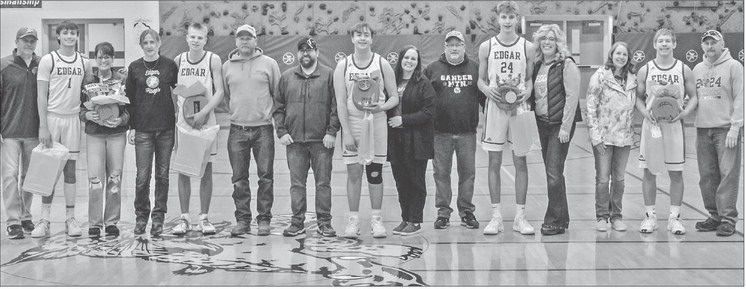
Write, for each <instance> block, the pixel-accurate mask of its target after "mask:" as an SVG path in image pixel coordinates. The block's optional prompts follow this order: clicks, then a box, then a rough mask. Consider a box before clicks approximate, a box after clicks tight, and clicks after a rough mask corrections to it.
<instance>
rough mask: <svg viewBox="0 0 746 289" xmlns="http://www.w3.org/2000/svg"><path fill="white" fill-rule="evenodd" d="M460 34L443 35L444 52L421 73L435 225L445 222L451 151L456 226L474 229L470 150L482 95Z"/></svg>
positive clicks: (472, 151)
mask: <svg viewBox="0 0 746 289" xmlns="http://www.w3.org/2000/svg"><path fill="white" fill-rule="evenodd" d="M465 51H466V49H465V48H464V36H463V34H461V32H458V31H455V30H454V31H451V32H449V33H448V34H447V35H446V39H445V52H444V53H443V54H442V55H441V56H440V59H439V60H438V61H435V62H433V63H431V64H430V65H428V66H427V68H425V76H427V78H428V79H430V82H431V84H432V85H433V88H435V107H436V109H435V111H436V113H435V143H434V148H435V158H434V159H433V170H434V172H433V178H434V179H435V191H436V193H435V206H436V207H437V208H438V218H437V219H436V221H435V229H445V228H447V227H448V226H449V224H450V223H449V218H450V217H451V212H453V209H452V208H451V207H450V204H451V195H452V192H451V167H452V160H453V152H454V151H455V152H456V162H457V164H456V166H457V168H458V178H459V180H458V201H457V202H456V206H457V207H458V211H459V215H460V216H461V225H463V226H466V227H467V228H470V229H476V228H479V222H477V219H476V218H475V217H474V204H473V203H472V196H473V194H474V171H475V165H474V154H475V153H476V149H477V137H476V134H477V124H478V123H479V105H480V104H481V105H482V106H484V102H485V96H484V94H482V92H481V91H480V90H479V88H478V87H477V79H478V77H479V64H478V63H476V62H473V61H470V60H469V58H467V57H466V53H465Z"/></svg>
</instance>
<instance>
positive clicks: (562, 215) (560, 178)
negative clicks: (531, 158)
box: [536, 118, 575, 228]
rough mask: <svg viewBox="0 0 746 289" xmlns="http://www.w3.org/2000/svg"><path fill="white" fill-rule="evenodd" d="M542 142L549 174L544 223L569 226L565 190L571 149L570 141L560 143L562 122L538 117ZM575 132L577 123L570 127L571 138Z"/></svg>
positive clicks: (546, 169) (542, 151) (545, 166)
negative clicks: (545, 120) (566, 168)
mask: <svg viewBox="0 0 746 289" xmlns="http://www.w3.org/2000/svg"><path fill="white" fill-rule="evenodd" d="M536 126H537V127H538V128H539V141H540V142H541V156H542V157H543V158H544V170H545V171H546V174H547V197H548V198H549V203H548V204H547V212H546V214H545V215H544V224H546V225H555V226H561V227H564V228H567V227H568V226H569V225H570V213H569V211H568V208H567V193H566V191H565V175H564V173H565V159H567V151H568V150H569V149H570V141H568V142H566V143H560V141H559V138H558V136H559V132H560V126H561V124H549V123H547V122H544V121H542V120H540V119H539V118H537V119H536ZM574 134H575V123H574V122H573V124H572V128H571V129H570V140H572V136H573V135H574Z"/></svg>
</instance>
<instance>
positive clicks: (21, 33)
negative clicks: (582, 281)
mask: <svg viewBox="0 0 746 289" xmlns="http://www.w3.org/2000/svg"><path fill="white" fill-rule="evenodd" d="M26 36H33V37H34V39H39V36H37V33H36V29H34V28H31V27H23V28H21V29H18V32H16V39H21V38H24V37H26Z"/></svg>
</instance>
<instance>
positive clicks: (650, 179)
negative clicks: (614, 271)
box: [635, 28, 697, 235]
mask: <svg viewBox="0 0 746 289" xmlns="http://www.w3.org/2000/svg"><path fill="white" fill-rule="evenodd" d="M653 48H655V52H656V55H655V59H653V60H651V61H649V62H648V63H646V64H645V66H644V67H642V68H640V71H639V72H638V73H637V101H636V103H635V106H636V107H637V109H638V110H639V111H640V112H641V113H642V115H643V116H644V117H645V119H644V120H643V122H642V133H641V135H642V137H641V139H640V168H643V169H644V170H645V174H644V176H643V182H642V192H643V199H644V201H645V218H644V219H643V220H642V224H641V225H640V232H641V233H652V232H654V231H655V230H656V229H657V228H658V225H657V219H656V215H655V196H656V189H657V186H656V175H655V174H653V173H652V172H651V171H650V170H649V169H648V167H647V164H646V155H645V151H646V147H647V143H648V142H649V140H648V138H649V137H650V135H651V133H650V132H651V129H653V128H654V127H656V126H657V127H659V128H660V132H661V134H662V137H663V147H664V150H663V152H661V153H662V154H663V159H664V162H665V166H666V170H668V176H669V178H670V179H671V188H670V190H669V191H670V193H671V214H670V215H669V216H668V230H669V231H671V232H672V233H674V234H677V235H683V234H685V233H686V228H685V227H684V222H683V221H682V219H681V215H680V212H681V203H682V200H683V198H684V180H683V177H682V171H683V169H684V161H685V159H684V126H683V120H682V119H683V117H685V116H686V115H688V114H690V113H691V112H692V111H693V110H694V109H695V108H696V107H697V90H696V86H695V79H694V74H692V70H691V69H690V68H689V67H688V66H686V65H684V63H683V62H681V61H680V60H677V59H676V58H674V57H673V51H674V49H675V48H676V35H675V34H674V33H673V31H671V30H670V29H667V28H663V29H660V30H658V32H656V33H655V36H654V37H653ZM662 83H666V84H667V85H673V87H675V89H677V90H678V93H677V95H678V98H677V99H676V101H677V102H678V104H679V106H680V107H683V104H684V93H686V95H688V96H689V102H688V104H687V107H686V108H685V109H682V111H681V112H680V113H679V115H678V116H676V117H675V118H674V119H673V120H671V121H670V122H664V121H660V122H656V121H655V119H654V118H653V116H652V115H651V112H650V109H651V108H652V103H653V101H654V100H655V99H656V98H657V97H659V96H658V95H655V94H654V93H653V91H654V90H655V89H656V86H659V85H661V84H662Z"/></svg>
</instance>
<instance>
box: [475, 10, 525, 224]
mask: <svg viewBox="0 0 746 289" xmlns="http://www.w3.org/2000/svg"><path fill="white" fill-rule="evenodd" d="M497 14H498V21H499V23H500V33H499V34H498V35H497V36H496V37H492V38H490V39H489V40H487V41H485V42H482V44H481V45H480V46H479V80H478V82H477V84H478V85H479V90H481V91H482V92H483V93H484V94H485V95H486V96H487V99H488V100H487V104H486V105H485V110H484V113H485V124H484V133H483V135H482V148H483V149H484V150H486V151H487V152H488V153H489V166H488V168H487V182H488V186H489V190H490V199H491V201H492V219H491V220H490V222H489V223H488V224H487V226H485V228H484V234H485V235H495V234H497V233H499V232H501V231H503V220H502V213H501V212H500V211H501V210H500V209H501V207H500V194H501V192H500V167H501V166H502V157H503V155H502V153H503V149H504V148H505V147H506V146H507V144H506V142H509V141H510V140H509V138H508V135H509V131H508V124H509V123H508V120H509V119H510V116H511V115H512V114H513V112H514V111H515V108H516V106H517V105H518V104H521V103H522V102H524V101H525V100H526V98H528V96H530V95H531V90H532V88H533V84H532V83H531V75H532V73H533V63H534V58H535V56H534V54H533V51H534V48H533V45H532V44H531V42H529V41H528V40H526V39H525V38H523V37H520V36H518V34H516V31H515V29H516V25H517V24H518V4H517V3H516V2H515V1H503V2H500V4H498V5H497ZM502 83H510V84H512V85H514V86H515V87H517V88H518V90H520V93H518V94H517V100H516V101H515V102H513V103H509V102H507V101H506V100H505V99H503V96H502V95H500V93H499V92H498V89H497V87H498V84H502ZM513 164H514V165H515V188H516V189H515V190H516V213H515V219H514V223H513V224H514V225H513V230H515V231H518V232H520V233H521V234H524V235H530V234H534V228H533V227H532V226H531V224H529V223H528V221H526V216H525V213H524V209H525V207H526V192H527V190H528V168H527V167H526V156H525V155H520V156H519V155H515V153H514V154H513Z"/></svg>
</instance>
